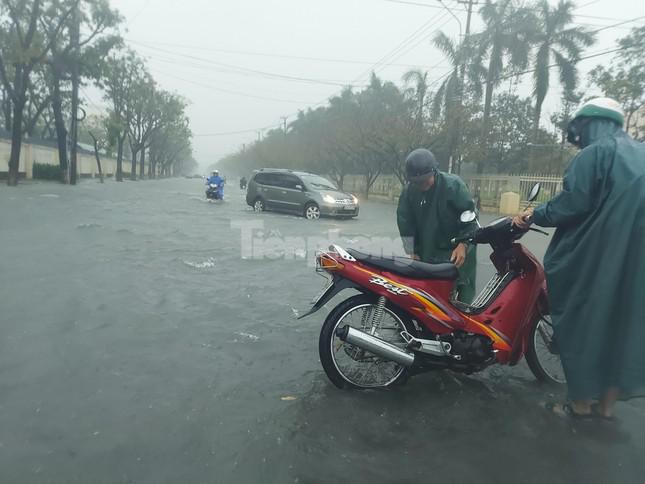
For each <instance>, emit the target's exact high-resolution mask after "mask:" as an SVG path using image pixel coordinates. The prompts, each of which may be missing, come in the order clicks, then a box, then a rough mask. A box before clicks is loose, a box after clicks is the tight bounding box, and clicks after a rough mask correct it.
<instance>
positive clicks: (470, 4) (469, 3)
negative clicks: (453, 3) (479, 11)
mask: <svg viewBox="0 0 645 484" xmlns="http://www.w3.org/2000/svg"><path fill="white" fill-rule="evenodd" d="M457 3H461V4H462V5H467V8H468V17H467V18H466V37H468V36H469V35H470V19H471V18H472V16H473V6H474V5H479V2H475V1H473V0H457Z"/></svg>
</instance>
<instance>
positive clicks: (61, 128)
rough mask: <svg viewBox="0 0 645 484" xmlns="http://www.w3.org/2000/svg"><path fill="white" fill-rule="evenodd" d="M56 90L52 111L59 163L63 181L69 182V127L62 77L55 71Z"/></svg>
mask: <svg viewBox="0 0 645 484" xmlns="http://www.w3.org/2000/svg"><path fill="white" fill-rule="evenodd" d="M53 82H54V90H53V93H52V111H53V112H54V126H55V127H56V143H57V145H58V164H59V166H60V177H61V181H62V182H63V183H69V176H68V175H69V173H68V171H67V128H65V119H64V117H63V100H62V97H61V93H60V79H59V77H58V75H57V74H56V73H54V80H53Z"/></svg>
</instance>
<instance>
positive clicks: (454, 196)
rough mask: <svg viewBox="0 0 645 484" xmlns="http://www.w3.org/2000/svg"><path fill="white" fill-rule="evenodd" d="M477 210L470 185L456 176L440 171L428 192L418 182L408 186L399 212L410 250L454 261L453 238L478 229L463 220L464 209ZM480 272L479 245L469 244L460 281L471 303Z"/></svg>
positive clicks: (464, 298)
mask: <svg viewBox="0 0 645 484" xmlns="http://www.w3.org/2000/svg"><path fill="white" fill-rule="evenodd" d="M474 209H475V204H474V202H473V197H472V196H471V195H470V192H469V191H468V187H467V186H466V184H465V183H464V182H463V181H462V180H461V178H459V177H458V176H456V175H450V174H447V173H438V174H437V175H436V179H435V184H434V185H433V186H432V188H430V190H428V191H426V192H423V191H421V190H419V189H417V188H416V187H415V186H414V185H408V186H406V187H405V188H404V189H403V192H401V197H400V198H399V206H398V209H397V212H396V214H397V223H398V226H399V233H400V234H401V238H402V239H403V245H404V247H405V250H406V252H407V253H408V254H412V253H414V254H416V255H418V256H419V257H420V258H421V260H422V261H424V262H431V263H436V262H446V261H448V260H450V256H451V255H452V252H453V250H454V249H455V246H454V245H452V243H451V242H450V240H451V239H452V238H454V237H458V236H461V235H466V234H468V233H470V232H472V231H473V230H474V229H476V228H477V225H476V223H474V222H473V223H470V224H464V223H462V222H461V221H460V220H459V217H460V215H461V214H462V213H463V212H465V211H466V210H474ZM476 275H477V253H476V249H475V246H469V247H468V251H467V254H466V262H465V263H464V265H463V266H462V267H461V268H460V269H459V279H458V280H457V284H456V288H457V291H458V293H459V300H460V301H462V302H464V303H470V302H471V301H472V300H473V298H474V297H475V278H476Z"/></svg>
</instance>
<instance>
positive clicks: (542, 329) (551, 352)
mask: <svg viewBox="0 0 645 484" xmlns="http://www.w3.org/2000/svg"><path fill="white" fill-rule="evenodd" d="M526 362H527V363H528V365H529V368H530V369H531V372H532V373H533V375H535V378H537V379H538V380H539V381H540V382H542V383H547V384H551V385H564V384H565V383H566V382H567V380H566V378H565V375H564V370H563V368H562V363H561V362H560V352H559V351H558V345H557V342H556V340H555V335H554V333H553V326H552V324H551V319H550V318H549V317H548V316H543V317H541V318H540V319H538V321H537V322H536V323H535V325H534V326H533V329H532V330H531V335H530V337H529V347H528V349H527V351H526Z"/></svg>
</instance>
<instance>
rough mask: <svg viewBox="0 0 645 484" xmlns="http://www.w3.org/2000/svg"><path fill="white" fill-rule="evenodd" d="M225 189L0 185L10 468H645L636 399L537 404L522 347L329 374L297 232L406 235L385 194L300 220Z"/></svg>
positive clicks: (384, 478) (177, 472) (218, 471)
mask: <svg viewBox="0 0 645 484" xmlns="http://www.w3.org/2000/svg"><path fill="white" fill-rule="evenodd" d="M226 195H227V201H226V203H224V204H212V203H206V202H205V201H204V200H203V191H202V181H201V180H186V179H178V180H162V181H146V182H138V183H133V182H127V183H123V184H117V183H114V182H106V184H105V185H100V184H98V183H95V182H94V181H84V182H83V183H82V184H81V185H79V186H78V187H75V188H71V187H64V186H59V185H56V184H25V185H23V186H21V187H19V188H18V189H8V188H7V187H0V248H1V249H2V256H1V257H0V290H1V291H2V299H1V301H2V303H1V309H0V311H1V312H0V320H1V322H0V482H2V483H79V484H80V483H82V484H88V483H155V484H157V483H179V482H185V483H288V482H299V483H332V482H352V483H372V484H376V483H413V482H443V483H463V482H476V483H481V482H501V483H518V482H522V483H542V482H551V483H571V482H586V483H608V482H621V483H632V482H634V483H636V482H643V479H645V477H644V476H645V460H644V459H643V456H644V455H645V404H644V403H643V402H636V401H635V402H629V403H625V404H621V405H619V407H618V411H617V412H618V417H619V418H620V420H621V424H619V425H617V426H612V425H604V424H591V423H588V422H587V423H585V422H581V423H576V424H573V425H572V424H571V423H569V422H564V421H561V420H558V419H556V418H554V417H552V416H550V415H548V414H546V412H545V411H544V410H542V408H541V407H540V405H539V403H540V402H541V401H544V400H547V399H549V398H557V397H560V398H562V396H561V395H555V396H554V395H552V394H549V390H547V389H545V388H543V387H540V386H539V385H537V384H536V383H535V382H534V380H533V377H532V376H531V374H530V372H529V371H528V369H527V368H526V367H525V365H524V363H522V364H521V365H520V366H518V367H516V368H504V367H494V368H491V369H490V370H488V371H486V372H484V373H482V374H479V375H474V376H463V375H453V374H450V373H447V372H442V373H432V374H426V375H421V376H417V377H414V378H412V379H411V380H410V381H409V383H408V384H407V385H406V386H404V387H400V388H396V389H393V390H390V391H364V392H350V391H340V390H337V389H336V388H335V387H333V386H332V385H331V384H330V383H329V382H328V380H327V379H326V377H325V375H324V372H323V370H322V368H321V367H320V363H319V361H318V333H319V329H320V325H321V322H322V320H323V319H324V316H325V314H324V312H323V311H321V312H320V313H318V314H316V315H315V316H313V317H311V318H308V319H305V320H302V321H296V319H295V317H296V315H297V314H301V313H302V312H303V311H304V310H306V309H307V308H308V307H309V302H310V300H311V298H312V297H313V296H314V295H315V294H316V293H317V292H319V291H320V289H321V288H322V284H323V282H324V281H323V280H322V279H321V278H320V277H318V276H317V275H316V274H315V273H314V271H313V268H312V267H311V260H310V259H308V258H307V257H306V254H305V250H306V247H304V248H303V247H302V246H301V244H300V243H299V242H298V241H299V240H309V239H307V237H319V238H321V239H324V238H325V237H333V238H337V239H338V241H340V243H341V244H344V245H347V246H351V245H353V244H354V243H358V242H359V239H360V237H361V236H362V235H371V236H380V237H390V238H392V239H393V240H394V239H395V238H396V224H395V216H394V215H395V207H394V206H393V205H390V204H385V203H379V202H367V203H364V204H363V206H362V209H361V214H360V216H359V218H358V219H357V220H349V221H334V220H321V221H319V222H308V221H306V220H304V219H300V218H297V217H292V216H288V215H278V214H271V213H263V214H256V213H253V212H252V211H250V210H249V209H248V207H246V205H245V203H244V200H243V195H242V192H241V191H239V190H238V189H237V187H236V186H228V187H227V193H226ZM232 224H233V226H232ZM260 225H262V226H263V227H264V229H265V232H266V233H265V236H264V239H263V242H262V243H261V244H260V245H261V246H260V247H257V245H258V244H257V243H255V245H254V246H253V247H252V248H249V247H248V244H244V243H243V242H244V241H243V234H242V232H243V229H244V227H251V226H252V227H255V228H257V227H259V226H260ZM329 231H331V233H330V232H329ZM270 239H273V243H269V242H268V241H269V240H270ZM280 240H289V243H288V244H287V245H289V244H292V245H289V251H288V252H289V254H290V256H289V255H288V256H281V255H280V251H279V250H277V249H276V245H277V243H276V242H275V241H278V242H279V241H280ZM525 241H526V243H527V245H528V246H529V248H531V249H532V250H534V251H535V252H536V253H537V254H538V255H542V254H543V253H544V250H545V248H546V244H547V243H548V240H547V239H546V238H540V236H538V235H535V236H534V235H533V234H530V236H528V237H527V238H526V239H525ZM479 257H480V265H479V281H478V283H479V285H480V287H481V286H482V285H483V284H484V283H485V282H486V280H487V278H488V277H490V275H491V273H492V267H491V265H490V263H489V262H488V261H487V251H486V250H482V251H481V252H480V254H479ZM341 297H342V295H341ZM337 302H338V301H332V302H331V303H330V304H329V308H328V309H330V308H331V307H333V306H334V305H335V304H336V303H337Z"/></svg>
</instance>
